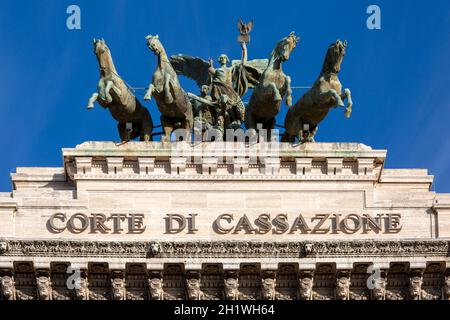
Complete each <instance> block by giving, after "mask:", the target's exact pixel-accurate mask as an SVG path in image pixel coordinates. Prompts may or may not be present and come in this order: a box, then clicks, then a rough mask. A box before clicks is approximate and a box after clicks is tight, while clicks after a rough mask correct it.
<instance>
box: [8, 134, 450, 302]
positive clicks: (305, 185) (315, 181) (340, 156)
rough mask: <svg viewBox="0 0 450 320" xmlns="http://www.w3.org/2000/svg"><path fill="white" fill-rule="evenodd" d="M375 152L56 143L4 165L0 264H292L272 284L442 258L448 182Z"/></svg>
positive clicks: (247, 267)
mask: <svg viewBox="0 0 450 320" xmlns="http://www.w3.org/2000/svg"><path fill="white" fill-rule="evenodd" d="M385 158H386V151H385V150H373V149H372V148H370V147H368V146H365V145H363V144H358V143H310V144H303V145H291V144H285V143H281V144H278V145H270V144H257V145H253V146H245V145H241V144H237V143H232V144H228V143H203V144H199V145H195V146H194V145H187V144H170V143H169V144H162V143H161V142H148V143H145V142H130V143H127V144H124V145H121V146H116V145H115V144H114V143H113V142H86V143H83V144H81V145H79V146H77V147H76V148H70V149H63V159H64V167H62V168H17V170H16V172H15V173H13V174H12V175H11V178H12V182H13V186H14V190H13V191H12V193H0V213H1V215H0V239H3V240H2V241H0V269H1V268H4V269H5V270H15V268H18V267H17V266H18V265H19V264H22V263H25V265H24V266H22V267H21V268H24V270H33V268H35V267H34V266H39V269H46V268H53V267H52V266H53V265H55V263H56V264H57V263H60V262H65V263H71V264H73V265H74V266H77V267H78V268H81V269H86V270H91V269H92V268H97V269H98V270H97V269H96V270H97V271H95V272H97V273H102V272H109V271H108V270H122V269H123V270H130V268H135V269H136V270H137V269H139V268H141V267H142V268H144V269H145V270H144V269H143V271H142V270H141V271H142V272H144V274H145V273H146V272H147V271H154V272H156V271H158V272H163V273H164V274H165V273H167V274H178V273H180V274H183V272H184V271H183V270H201V276H203V274H205V275H209V276H211V277H213V276H214V275H217V274H222V272H225V271H227V270H228V271H230V270H231V271H233V270H235V271H236V270H238V271H239V272H240V273H239V274H242V275H243V277H244V278H245V277H249V278H248V279H253V278H252V276H251V275H252V274H258V275H260V272H262V271H264V270H265V271H264V272H266V273H267V272H269V271H270V272H271V273H270V274H275V276H276V274H277V272H278V273H279V274H284V275H286V277H288V278H289V277H291V276H292V277H293V278H292V279H293V280H292V281H293V282H292V283H293V284H292V287H289V288H286V290H285V291H286V292H284V293H283V294H288V293H289V292H290V293H292V292H293V291H292V290H294V291H295V290H296V289H295V286H297V282H296V281H297V280H295V279H296V278H295V277H297V276H298V275H297V273H298V272H300V271H301V270H310V271H311V270H313V271H315V272H316V273H318V274H320V275H323V277H324V279H325V278H326V277H327V275H330V274H333V275H335V274H337V273H336V272H337V270H347V271H353V272H356V273H357V274H360V275H361V277H362V278H364V277H367V274H366V273H365V271H364V272H363V271H361V270H362V269H364V268H367V265H368V264H371V263H374V264H375V265H376V266H378V267H379V268H382V269H389V268H394V266H395V268H399V270H397V271H394V272H399V274H401V273H402V272H403V273H405V272H408V270H409V268H411V269H418V270H422V271H423V272H425V270H426V268H427V265H434V266H435V268H436V271H433V272H438V273H439V272H444V270H445V268H446V266H447V264H449V263H450V260H449V257H448V250H449V243H450V196H449V195H445V194H436V193H435V192H432V191H430V185H431V183H432V181H433V177H432V176H430V175H429V174H428V173H427V171H426V170H422V169H386V168H385V167H384V161H385ZM27 266H28V267H27ZM80 266H81V267H80ZM138 266H141V267H138ZM364 266H365V267H364ZM27 268H28V269H27ZM30 268H31V269H30ZM102 268H103V269H102ZM168 268H169V269H168ZM170 268H172V269H170ZM361 268H362V269H361ZM402 268H403V269H402ZM102 270H103V271H102ZM105 270H106V271H105ZM133 270H134V269H133ZM299 270H300V271H299ZM228 271H227V272H228ZM347 271H346V272H347ZM91 272H93V271H92V270H91ZM139 272H140V271H139ZM274 272H275V273H274ZM224 274H225V273H224ZM346 274H353V273H351V272H350V273H348V272H347V273H346ZM288 275H289V276H288ZM362 278H361V279H362ZM246 279H247V278H246ZM364 279H365V278H364ZM220 281H223V279H222V280H220ZM245 281H247V280H245ZM248 281H250V282H251V281H254V280H248ZM255 281H256V280H255ZM324 281H325V280H324ZM327 281H328V280H327ZM269 282H270V281H269ZM363 282H364V281H363ZM289 283H290V282H289ZM333 285H334V284H333V283H331V284H330V287H331V288H333ZM252 286H253V285H251V286H250V287H249V288H247V289H248V290H250V291H248V290H247V289H245V285H244V287H243V290H244V291H245V290H247V291H248V292H247V291H246V292H247V293H246V294H247V295H249V296H252V295H254V294H256V293H252V292H251V289H250V288H251V287H252ZM254 286H255V287H257V285H256V284H254ZM178 287H182V286H181V285H180V286H178ZM210 289H211V290H212V291H214V290H216V289H214V288H210ZM174 290H175V289H174ZM280 290H281V289H280ZM283 290H284V289H283ZM283 290H282V291H283ZM324 290H325V289H324ZM175 291H176V290H175ZM175 291H174V292H172V293H170V294H175V295H176V292H175ZM291 291H292V292H291ZM290 293H289V294H290ZM318 294H319V293H318ZM320 294H323V295H325V296H327V295H328V294H329V293H327V292H325V293H323V292H322V293H320Z"/></svg>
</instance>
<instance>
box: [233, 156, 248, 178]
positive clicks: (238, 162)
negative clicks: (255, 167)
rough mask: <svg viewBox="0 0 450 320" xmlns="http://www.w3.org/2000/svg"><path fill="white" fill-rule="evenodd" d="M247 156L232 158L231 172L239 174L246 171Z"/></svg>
mask: <svg viewBox="0 0 450 320" xmlns="http://www.w3.org/2000/svg"><path fill="white" fill-rule="evenodd" d="M248 165H249V159H248V158H233V174H234V175H235V176H239V175H241V174H246V173H248Z"/></svg>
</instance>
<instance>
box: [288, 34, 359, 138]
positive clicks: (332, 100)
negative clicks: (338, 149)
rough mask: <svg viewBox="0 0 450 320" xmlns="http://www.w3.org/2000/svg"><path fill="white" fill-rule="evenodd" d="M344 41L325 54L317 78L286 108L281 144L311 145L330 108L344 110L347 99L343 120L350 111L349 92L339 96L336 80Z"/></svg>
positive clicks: (337, 81) (333, 45) (350, 99)
mask: <svg viewBox="0 0 450 320" xmlns="http://www.w3.org/2000/svg"><path fill="white" fill-rule="evenodd" d="M346 47H347V41H344V42H341V41H340V40H337V41H336V42H335V43H333V44H332V45H331V46H330V47H329V48H328V51H327V54H326V56H325V61H324V63H323V67H322V71H321V72H320V75H319V78H318V79H317V80H316V82H315V83H314V85H313V86H312V88H311V89H309V90H308V91H307V92H306V93H305V94H304V95H303V96H302V97H301V98H300V100H299V101H298V102H297V103H296V104H295V105H294V106H293V107H292V108H290V109H289V111H288V113H287V115H286V119H285V121H284V124H285V127H286V132H285V134H284V135H283V139H282V141H284V142H294V141H295V138H296V137H297V138H298V140H299V141H300V142H314V136H315V134H316V133H317V129H318V127H317V125H318V124H319V123H320V122H321V121H322V120H323V119H324V118H325V117H326V115H327V114H328V112H329V111H330V109H331V108H336V107H344V102H343V100H344V99H345V98H347V107H346V108H345V117H346V118H349V117H350V114H351V112H352V105H353V101H352V96H351V93H350V90H349V89H345V90H344V93H342V85H341V83H340V81H339V78H338V73H339V71H340V70H341V63H342V60H343V59H344V56H345V49H346Z"/></svg>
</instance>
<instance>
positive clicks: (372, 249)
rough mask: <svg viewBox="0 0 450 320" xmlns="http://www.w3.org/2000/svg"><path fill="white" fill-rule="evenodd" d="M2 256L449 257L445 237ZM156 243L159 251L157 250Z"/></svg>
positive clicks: (26, 243)
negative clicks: (439, 238)
mask: <svg viewBox="0 0 450 320" xmlns="http://www.w3.org/2000/svg"><path fill="white" fill-rule="evenodd" d="M0 241H2V242H6V244H7V245H6V248H7V249H6V250H4V251H3V252H1V253H0V255H2V256H44V257H115V258H117V257H123V258H183V257H189V258H239V257H245V258H294V259H297V258H302V257H308V258H309V257H331V258H332V257H341V256H345V257H384V256H395V257H398V256H401V257H414V256H427V257H428V256H441V257H448V256H449V255H450V254H449V249H450V241H446V240H398V241H396V240H380V241H373V240H356V241H337V240H335V241H298V242H292V241H291V242H257V241H255V242H247V241H188V242H176V241H161V242H155V241H151V242H150V241H148V242H147V241H134V242H131V241H130V242H125V241H77V240H69V241H64V240H17V239H9V240H7V239H4V240H0ZM155 243H156V244H158V245H159V248H160V249H159V251H155V250H154V246H155Z"/></svg>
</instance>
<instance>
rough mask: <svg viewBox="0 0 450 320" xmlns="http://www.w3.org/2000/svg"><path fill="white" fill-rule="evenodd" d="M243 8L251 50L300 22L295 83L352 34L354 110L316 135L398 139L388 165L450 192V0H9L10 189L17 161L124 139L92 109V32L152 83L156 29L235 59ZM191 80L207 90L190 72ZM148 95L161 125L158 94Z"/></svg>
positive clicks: (0, 115)
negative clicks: (421, 174) (73, 9)
mask: <svg viewBox="0 0 450 320" xmlns="http://www.w3.org/2000/svg"><path fill="white" fill-rule="evenodd" d="M70 4H77V5H79V6H80V8H81V27H82V28H81V30H74V31H71V30H68V29H67V28H66V19H67V16H68V15H67V14H66V8H67V6H68V5H70ZM370 4H377V5H379V6H380V8H381V17H382V29H381V30H369V29H367V28H366V19H367V17H368V15H367V14H366V8H367V7H368V6H369V5H370ZM239 17H242V18H243V19H244V20H249V19H251V18H253V19H254V21H255V25H254V29H253V31H252V33H251V36H252V41H251V43H250V44H249V58H265V57H267V56H268V55H269V53H270V51H271V50H272V47H273V46H274V44H275V43H276V42H277V41H278V40H279V39H280V38H282V37H284V36H286V35H288V34H289V32H290V31H293V30H295V31H296V33H297V34H298V35H300V36H301V42H300V44H299V45H298V46H297V48H296V49H295V51H294V52H293V54H292V55H291V58H290V60H289V61H288V62H286V63H285V65H284V71H285V73H286V74H288V75H290V76H291V78H292V82H293V83H292V84H293V85H294V86H308V85H311V84H312V83H313V82H314V80H315V79H316V77H317V75H318V72H319V71H320V68H321V65H322V61H323V57H324V54H325V51H326V48H327V47H328V45H329V44H330V43H332V42H333V41H335V40H336V39H337V38H340V39H347V40H348V42H349V46H348V48H347V55H346V57H345V59H344V62H343V64H342V69H341V73H340V79H341V82H342V84H343V85H344V86H345V87H348V88H350V89H351V91H352V93H353V100H354V108H353V114H352V117H351V118H350V119H345V118H344V117H343V111H342V110H334V112H331V114H330V115H329V117H328V118H327V119H326V120H325V121H324V122H323V123H322V124H321V125H320V130H319V132H318V135H317V140H318V141H352V142H361V143H364V144H367V145H370V146H372V147H373V148H379V149H388V158H387V163H386V166H387V167H390V168H428V169H429V170H430V172H431V173H432V174H434V175H435V176H436V178H435V188H436V190H437V191H439V192H450V139H449V138H450V125H449V116H450V90H449V80H450V62H449V60H450V1H448V0H428V1H412V0H410V1H393V0H388V1H385V0H377V1H364V0H355V1H343V0H339V1H332V0H330V1H325V0H322V1H298V0H296V1H287V0H285V1H244V0H240V1H214V2H212V1H177V0H170V1H137V0H136V1H114V0H110V1H80V0H75V1H62V0H58V1H56V0H53V1H45V2H44V1H17V0H14V1H6V0H1V2H0V39H1V40H2V45H1V50H0V97H1V99H0V137H1V139H0V150H2V155H1V160H0V191H9V190H11V183H10V179H9V174H10V173H11V172H13V171H14V170H15V167H17V166H61V165H62V159H61V148H62V147H74V146H75V145H77V144H79V143H81V142H83V141H87V140H117V139H118V136H117V132H116V124H115V122H114V121H113V120H112V118H111V116H110V115H109V112H108V111H106V110H104V109H102V108H101V107H99V106H96V109H95V110H93V111H88V110H86V109H85V108H84V107H85V106H86V102H87V99H88V98H89V96H90V95H91V94H92V92H94V90H95V89H96V84H97V81H98V70H97V61H96V59H95V56H94V54H93V50H92V39H93V38H94V37H97V38H100V37H103V38H104V39H105V40H106V42H107V44H108V45H109V47H110V49H111V51H112V55H113V59H114V61H115V64H116V67H117V69H118V71H119V73H120V74H121V76H122V77H123V78H124V79H125V80H126V81H127V82H128V83H130V84H131V85H133V86H136V87H144V86H147V85H148V83H149V80H150V78H151V75H152V73H153V71H154V69H155V64H156V63H155V62H156V61H155V58H154V56H153V54H152V53H151V52H150V51H149V49H148V48H147V47H146V44H145V36H146V35H147V34H159V36H160V39H161V41H162V43H163V44H164V46H165V48H166V50H167V52H168V53H169V54H176V53H187V54H191V55H197V56H200V57H203V58H205V59H206V58H208V57H217V56H218V55H219V54H221V53H226V54H227V55H228V56H229V57H230V58H232V59H236V58H239V56H240V47H239V45H238V43H237V42H236V37H237V27H236V21H237V19H238V18H239ZM182 84H183V86H184V87H185V89H186V90H188V91H194V92H197V88H196V87H195V86H194V85H193V83H192V82H191V81H188V80H183V81H182ZM302 93H303V91H302V90H297V91H295V96H294V101H296V100H297V99H298V98H299V97H300V95H301V94H302ZM138 97H140V98H141V101H143V100H142V95H138ZM145 105H146V106H147V107H148V108H149V110H151V114H152V116H153V120H154V122H155V124H159V113H158V111H157V108H156V105H155V103H154V101H152V102H150V103H148V102H145ZM285 113H286V107H283V109H282V112H281V113H280V114H279V116H278V118H277V123H279V124H282V123H283V119H284V115H285Z"/></svg>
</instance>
